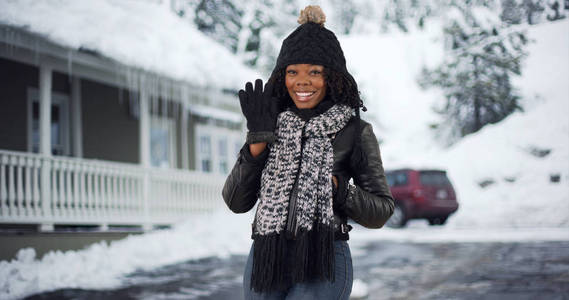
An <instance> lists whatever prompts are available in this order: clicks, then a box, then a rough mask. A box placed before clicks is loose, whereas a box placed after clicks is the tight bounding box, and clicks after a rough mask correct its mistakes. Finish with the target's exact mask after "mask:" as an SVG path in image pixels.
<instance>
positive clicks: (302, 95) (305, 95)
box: [296, 92, 314, 97]
mask: <svg viewBox="0 0 569 300" xmlns="http://www.w3.org/2000/svg"><path fill="white" fill-rule="evenodd" d="M296 94H297V95H298V96H299V97H308V96H310V95H312V94H314V92H310V93H300V92H296Z"/></svg>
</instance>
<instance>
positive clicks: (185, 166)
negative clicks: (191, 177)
mask: <svg viewBox="0 0 569 300" xmlns="http://www.w3.org/2000/svg"><path fill="white" fill-rule="evenodd" d="M188 101H189V95H188V90H187V89H186V88H183V89H182V130H181V134H182V138H181V139H180V143H181V144H182V148H181V151H182V169H185V170H188V169H189V168H190V160H189V153H188V150H189V145H188Z"/></svg>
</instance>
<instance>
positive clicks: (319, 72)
mask: <svg viewBox="0 0 569 300" xmlns="http://www.w3.org/2000/svg"><path fill="white" fill-rule="evenodd" d="M310 73H311V74H314V75H320V74H322V72H321V71H320V70H312V71H310Z"/></svg>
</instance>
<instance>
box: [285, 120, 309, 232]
mask: <svg viewBox="0 0 569 300" xmlns="http://www.w3.org/2000/svg"><path fill="white" fill-rule="evenodd" d="M304 129H305V127H302V137H301V142H300V161H299V162H298V169H297V170H296V177H295V178H294V184H293V186H292V193H291V194H290V198H289V204H288V216H287V222H286V232H287V236H288V237H289V238H292V239H296V234H297V233H298V220H297V218H296V210H297V209H296V196H297V195H298V176H299V174H300V167H301V164H302V151H303V150H304Z"/></svg>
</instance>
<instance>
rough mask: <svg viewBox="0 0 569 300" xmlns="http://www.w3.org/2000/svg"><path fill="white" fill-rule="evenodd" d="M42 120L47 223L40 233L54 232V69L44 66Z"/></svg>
mask: <svg viewBox="0 0 569 300" xmlns="http://www.w3.org/2000/svg"><path fill="white" fill-rule="evenodd" d="M39 79H40V82H39V86H40V107H39V108H40V120H39V123H40V124H39V125H40V126H39V136H40V148H39V152H40V154H41V155H42V165H41V174H40V175H41V179H40V180H41V185H40V188H41V190H40V192H41V194H40V197H41V198H40V199H41V205H42V211H43V216H44V218H45V221H44V222H43V223H42V224H40V228H39V230H40V231H53V221H52V220H51V178H50V173H51V159H50V158H51V156H52V154H51V81H52V68H51V67H50V66H47V65H44V64H42V65H41V66H40V78H39Z"/></svg>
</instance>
